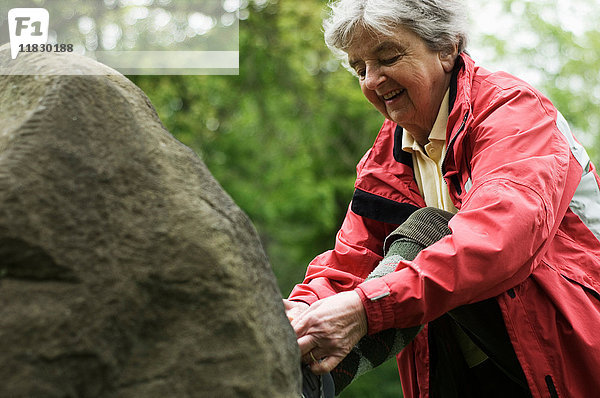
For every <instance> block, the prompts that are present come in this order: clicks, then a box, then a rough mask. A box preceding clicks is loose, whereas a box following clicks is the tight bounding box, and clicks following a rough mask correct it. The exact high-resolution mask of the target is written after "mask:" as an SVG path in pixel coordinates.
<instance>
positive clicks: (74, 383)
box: [0, 46, 300, 398]
mask: <svg viewBox="0 0 600 398" xmlns="http://www.w3.org/2000/svg"><path fill="white" fill-rule="evenodd" d="M0 68H2V69H3V73H5V74H6V73H19V71H23V70H24V68H34V69H36V68H37V69H38V70H44V71H49V70H60V71H61V73H63V74H65V73H72V74H73V75H75V76H0V352H1V353H2V354H1V355H0V380H1V382H0V396H2V397H27V398H36V397H57V398H58V397H60V398H63V397H117V398H133V397H136V398H139V397H144V398H153V397H157V398H158V397H161V398H164V397H261V398H263V397H298V396H299V395H300V370H299V352H298V347H297V345H296V343H295V341H296V339H295V335H294V332H293V330H292V329H291V327H290V325H289V323H288V322H287V319H286V318H285V315H284V310H283V305H282V303H281V294H280V292H279V290H278V288H277V285H276V281H275V278H274V276H273V273H272V271H271V269H270V267H269V264H268V261H267V259H266V256H265V254H264V252H263V249H262V247H261V245H260V242H259V239H258V237H257V234H256V232H255V230H254V228H253V226H252V225H251V223H250V221H249V220H248V218H247V217H246V215H245V214H244V213H243V212H242V211H241V210H240V209H239V208H238V207H237V206H236V205H235V204H234V203H233V201H232V200H231V199H230V197H229V196H227V194H226V193H225V192H224V191H223V190H222V188H221V187H220V186H219V185H218V183H217V182H216V181H215V180H214V179H213V177H212V176H211V175H210V173H209V171H208V170H207V169H206V167H205V166H204V164H203V163H202V162H201V160H200V159H199V158H198V157H197V156H196V155H195V154H194V153H193V152H192V151H191V150H190V149H189V148H187V147H185V146H184V145H183V144H181V143H180V142H178V141H177V140H176V139H175V138H174V137H173V136H171V134H169V133H168V132H167V131H166V130H165V128H164V127H163V125H162V124H161V122H160V121H159V119H158V117H157V115H156V112H155V111H154V109H153V107H152V105H151V104H150V102H149V100H148V99H147V97H146V96H145V95H144V94H143V92H141V90H139V89H138V88H137V87H136V86H135V85H133V84H132V83H131V82H130V81H129V80H127V79H126V78H125V77H123V76H122V75H120V74H118V73H116V72H115V71H112V70H109V69H108V68H107V67H105V66H103V65H101V64H98V63H96V62H94V61H92V60H90V59H88V58H84V57H78V56H75V55H72V54H69V55H58V54H50V55H49V54H45V55H44V56H42V55H40V54H37V55H33V54H31V55H27V54H20V55H19V57H18V58H17V60H16V61H12V60H11V59H10V50H9V48H8V46H3V47H2V48H0ZM82 71H87V73H90V72H94V73H97V74H99V75H103V74H104V75H105V74H107V73H112V75H110V76H81V72H82ZM76 75H79V76H76Z"/></svg>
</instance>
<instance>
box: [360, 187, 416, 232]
mask: <svg viewBox="0 0 600 398" xmlns="http://www.w3.org/2000/svg"><path fill="white" fill-rule="evenodd" d="M350 208H351V210H352V211H353V212H354V213H356V214H358V215H359V216H362V217H366V218H370V219H371V220H375V221H380V222H385V223H389V224H402V223H403V222H404V221H406V219H407V218H408V216H410V215H411V214H412V213H413V212H414V211H415V210H417V209H418V208H419V207H417V206H414V205H412V204H409V203H399V202H395V201H393V200H390V199H387V198H384V197H382V196H378V195H374V194H372V193H369V192H365V191H363V190H361V189H358V188H357V189H355V190H354V196H353V197H352V205H351V207H350Z"/></svg>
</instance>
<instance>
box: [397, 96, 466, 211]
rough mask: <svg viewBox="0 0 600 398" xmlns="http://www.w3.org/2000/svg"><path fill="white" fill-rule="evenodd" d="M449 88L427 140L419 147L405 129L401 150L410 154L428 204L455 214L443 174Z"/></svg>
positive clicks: (420, 189) (418, 182) (419, 184)
mask: <svg viewBox="0 0 600 398" xmlns="http://www.w3.org/2000/svg"><path fill="white" fill-rule="evenodd" d="M449 98H450V91H449V90H447V91H446V95H444V100H443V101H442V105H441V106H440V110H439V112H438V115H437V118H436V119H435V123H434V124H433V128H432V129H431V133H430V134H429V143H428V144H427V145H425V146H424V147H423V146H421V145H420V144H419V143H418V142H417V141H415V139H414V138H413V136H412V135H411V134H410V132H409V131H406V130H404V135H403V136H402V149H403V150H404V151H406V152H409V153H412V155H413V156H412V158H413V168H414V172H415V179H416V180H417V185H418V186H419V191H420V192H421V195H422V196H423V198H424V199H425V203H426V204H427V206H431V207H435V208H438V209H442V210H446V211H449V212H450V213H456V212H457V211H458V210H457V209H456V207H454V204H453V203H452V200H451V199H450V194H449V193H448V186H447V185H446V183H445V182H444V178H443V176H442V162H443V161H444V156H445V155H446V127H447V125H448V102H449Z"/></svg>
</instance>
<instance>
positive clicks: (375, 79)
mask: <svg viewBox="0 0 600 398" xmlns="http://www.w3.org/2000/svg"><path fill="white" fill-rule="evenodd" d="M384 80H385V76H384V75H383V73H381V70H380V69H379V68H375V67H370V68H369V67H367V68H366V71H365V80H364V83H365V87H367V88H368V89H369V90H375V89H376V88H377V86H379V85H380V84H381V83H382V82H383V81H384Z"/></svg>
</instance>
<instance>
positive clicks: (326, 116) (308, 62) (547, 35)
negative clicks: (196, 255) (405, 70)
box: [130, 0, 600, 398]
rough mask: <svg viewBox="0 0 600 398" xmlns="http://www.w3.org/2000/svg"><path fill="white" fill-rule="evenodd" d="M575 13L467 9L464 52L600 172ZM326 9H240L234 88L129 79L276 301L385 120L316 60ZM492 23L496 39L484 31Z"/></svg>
mask: <svg viewBox="0 0 600 398" xmlns="http://www.w3.org/2000/svg"><path fill="white" fill-rule="evenodd" d="M563 3H564V2H563ZM570 4H571V5H570V6H569V7H571V8H569V9H568V10H565V8H564V7H565V6H564V5H563V6H562V7H561V6H559V4H557V2H553V1H535V2H533V1H525V0H513V1H511V0H505V1H501V2H496V3H494V5H489V6H487V7H494V8H493V10H492V11H493V12H495V13H499V14H498V15H502V18H498V17H494V16H493V15H492V19H490V14H489V13H490V12H491V11H490V9H486V8H485V7H486V6H485V5H482V4H478V3H475V2H474V1H472V2H467V3H466V6H468V7H469V13H470V15H471V19H472V21H473V26H474V32H472V33H473V35H472V40H471V45H470V46H469V51H470V53H471V54H472V56H473V57H474V58H475V60H476V61H477V62H479V63H483V64H484V66H486V67H488V68H489V69H498V68H504V69H505V70H508V71H509V72H511V73H514V74H516V75H518V76H521V77H524V78H526V79H527V80H530V81H532V82H533V83H534V84H535V85H536V86H537V87H538V88H539V89H540V90H541V91H542V92H544V93H545V94H546V95H548V96H549V97H550V98H551V99H552V100H553V102H554V103H555V104H556V106H557V107H558V108H559V109H560V110H561V111H562V113H563V114H564V115H565V117H566V118H567V120H569V121H570V123H571V125H572V127H573V129H574V130H575V132H576V134H577V135H578V137H579V139H580V140H581V141H582V142H583V143H584V144H585V145H586V146H587V148H588V150H589V152H590V154H591V155H592V158H594V159H596V164H598V160H600V159H599V158H598V156H599V155H600V140H599V139H598V134H596V132H597V131H598V128H599V127H600V121H599V120H600V119H599V115H600V112H599V109H598V105H599V103H600V79H599V69H600V59H599V57H598V56H597V54H598V53H599V52H600V33H599V32H598V31H597V30H596V29H594V25H593V21H596V20H598V19H597V17H598V8H599V7H598V4H597V3H594V2H585V3H584V2H570ZM324 6H325V1H322V0H303V1H289V0H279V1H277V0H253V1H242V2H240V3H239V7H240V38H239V50H240V69H239V70H240V73H239V76H130V78H131V79H132V80H133V81H134V82H135V83H136V84H137V85H138V86H139V87H141V88H142V89H143V90H144V91H145V92H146V94H147V95H148V96H149V97H150V99H151V101H152V103H153V104H154V106H155V107H156V109H157V110H158V113H159V116H160V118H161V119H162V121H163V123H164V124H165V126H166V127H167V129H168V130H169V131H170V132H172V133H173V134H174V135H175V136H176V137H177V138H178V139H179V140H181V141H182V142H183V143H185V144H186V145H188V146H190V147H191V148H193V149H194V150H195V151H196V152H197V153H198V154H199V155H200V157H201V158H202V159H203V161H204V162H205V163H206V164H207V166H208V167H209V169H210V170H211V172H212V173H213V175H214V176H215V177H216V179H217V180H218V181H219V182H220V183H221V184H222V185H223V187H224V188H225V190H226V191H227V192H228V193H229V194H230V195H231V196H232V197H233V199H234V200H235V201H236V202H237V204H238V205H239V206H240V207H241V208H242V209H243V210H244V211H245V212H246V213H247V214H248V215H249V216H250V218H251V219H252V221H253V222H254V224H255V226H256V228H257V229H258V231H259V234H260V236H261V239H262V242H263V245H264V248H265V250H266V251H267V253H268V255H269V258H270V261H271V264H272V267H273V270H274V272H275V275H276V276H277V279H278V282H279V286H280V289H281V291H282V294H283V295H284V296H287V294H288V293H289V292H290V290H291V288H292V286H293V285H294V284H295V283H297V282H300V281H301V280H302V277H303V274H304V270H305V267H306V265H307V263H308V262H309V261H310V260H311V259H312V258H313V257H314V256H315V255H316V254H318V253H320V252H322V251H324V250H327V249H328V248H331V247H332V245H333V242H334V238H335V233H336V231H337V229H338V228H339V226H340V223H341V221H342V218H343V216H344V213H345V212H346V209H347V206H348V202H349V200H350V198H351V196H352V192H353V181H354V178H355V165H356V163H357V162H358V160H359V159H360V158H361V156H362V155H363V153H364V152H365V151H366V150H367V149H368V148H369V147H370V145H371V144H372V142H373V140H374V139H375V136H376V134H377V132H378V129H379V127H380V125H381V123H382V121H383V119H382V116H381V115H379V113H377V112H376V111H375V110H374V109H373V108H372V107H371V106H370V105H369V104H368V102H367V101H366V100H365V99H364V98H363V97H362V94H361V92H360V90H359V87H358V83H357V81H356V79H355V78H354V77H353V76H352V75H351V74H350V73H348V72H347V71H346V70H344V69H343V68H342V67H341V66H340V64H339V62H338V61H336V60H335V59H334V58H333V57H332V55H331V54H330V53H329V51H328V50H327V48H326V47H325V45H324V43H323V39H322V29H321V20H322V18H323V16H324ZM578 7H580V8H578ZM569 12H571V14H569ZM569 15H570V16H569ZM494 19H496V21H495V22H497V23H498V24H499V25H498V26H497V29H496V30H494V29H492V28H491V27H490V26H488V24H489V23H491V22H490V21H492V22H494ZM503 21H504V22H503ZM392 362H393V361H392ZM397 374H398V373H397V369H396V368H395V364H394V363H388V364H387V365H386V366H384V367H382V368H381V369H378V370H376V371H374V372H372V373H371V374H369V375H366V376H364V377H363V378H361V379H360V380H358V381H357V382H356V383H355V384H353V385H352V386H351V387H349V388H348V389H347V390H346V391H345V392H344V393H343V394H342V397H345V398H350V397H363V398H364V397H367V398H368V397H378V398H385V397H400V396H402V393H401V390H400V384H399V380H398V375H397Z"/></svg>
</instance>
